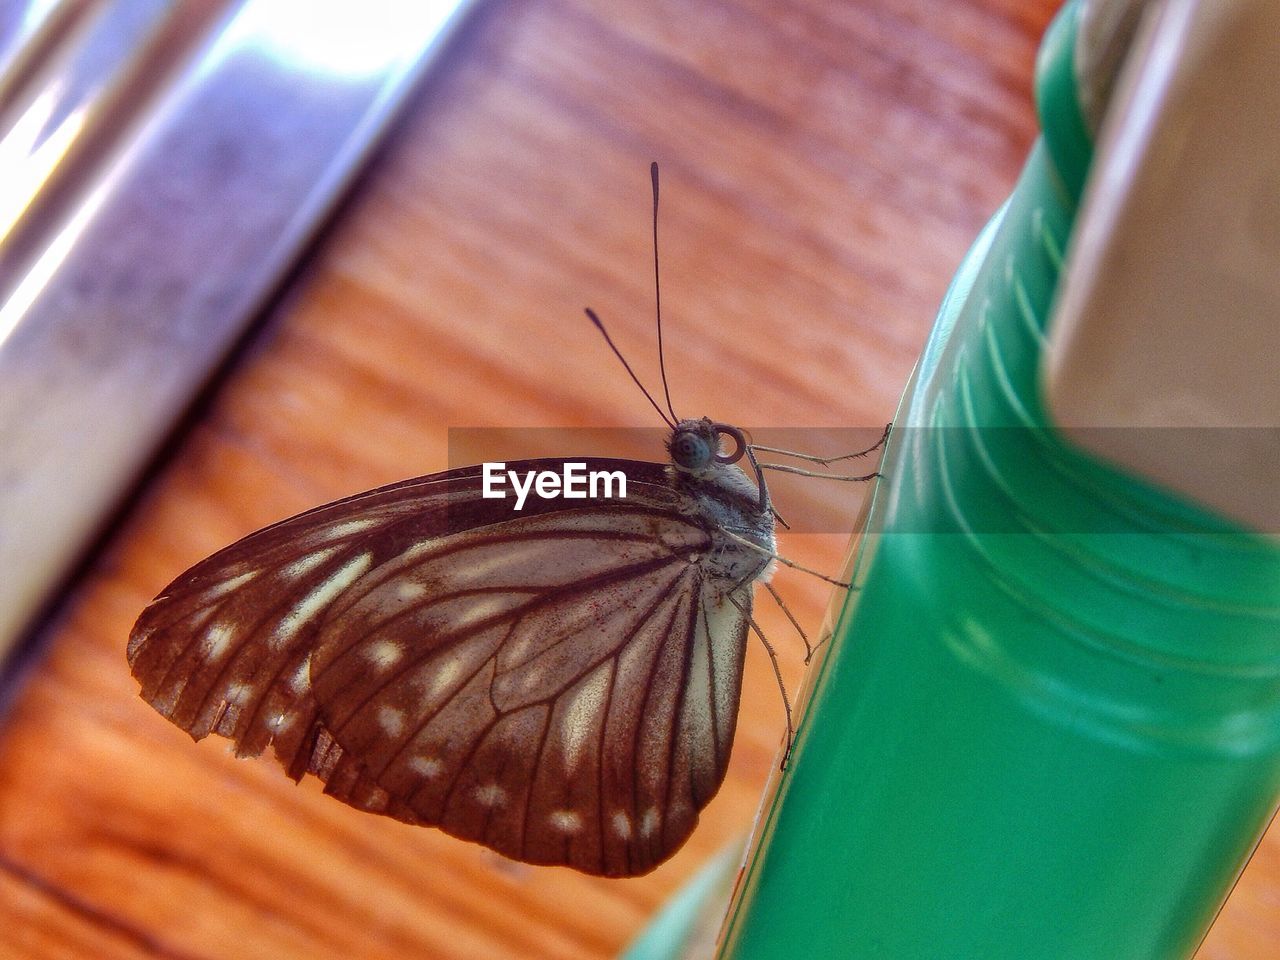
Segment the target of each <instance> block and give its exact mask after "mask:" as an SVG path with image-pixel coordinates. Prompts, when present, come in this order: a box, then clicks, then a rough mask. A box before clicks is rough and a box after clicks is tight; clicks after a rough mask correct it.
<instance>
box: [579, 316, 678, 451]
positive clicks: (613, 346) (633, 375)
mask: <svg viewBox="0 0 1280 960" xmlns="http://www.w3.org/2000/svg"><path fill="white" fill-rule="evenodd" d="M586 312H587V317H588V319H590V320H591V322H592V323H594V324H595V325H596V329H597V330H599V331H600V335H601V336H602V337H604V342H605V343H607V344H608V345H609V349H610V350H612V351H613V355H614V356H615V357H617V358H618V359H619V360H620V361H621V362H622V365H623V366H624V367H626V370H627V373H629V374H631V379H632V380H634V381H635V384H636V386H637V387H639V388H640V392H641V393H643V394H644V396H645V399H646V400H648V401H649V402H650V403H651V404H653V409H655V410H657V411H658V416H660V417H661V418H662V422H663V423H665V424H666V425H667V426H668V427H670V428H671V429H672V430H674V429H675V428H676V424H675V421H674V420H670V419H668V418H667V415H666V414H665V413H663V412H662V408H661V407H660V406H658V401H657V400H654V399H653V394H651V393H650V392H649V391H648V390H646V389H645V386H644V384H643V383H641V382H640V378H639V377H637V376H636V372H635V371H634V370H632V369H631V364H629V363H627V358H626V357H624V356H623V355H622V351H621V350H619V349H618V346H617V344H615V343H614V342H613V337H611V336H609V331H608V330H606V329H605V328H604V324H603V323H602V322H601V320H600V318H599V317H597V316H596V312H595V311H594V310H592V309H591V308H590V307H587V308H586Z"/></svg>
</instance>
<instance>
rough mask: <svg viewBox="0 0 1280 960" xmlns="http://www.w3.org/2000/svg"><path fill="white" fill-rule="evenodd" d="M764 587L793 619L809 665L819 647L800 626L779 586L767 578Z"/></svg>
mask: <svg viewBox="0 0 1280 960" xmlns="http://www.w3.org/2000/svg"><path fill="white" fill-rule="evenodd" d="M764 588H765V589H766V590H768V591H769V594H770V596H772V597H773V602H774V603H776V604H777V605H778V606H779V607H780V608H781V609H782V612H783V613H785V614H786V615H787V619H788V620H790V621H791V625H792V626H793V627H795V628H796V633H798V634H800V639H801V640H802V641H803V642H804V663H805V666H808V665H809V661H810V660H812V659H813V654H814V651H816V650H817V649H818V648H817V647H815V646H813V645H812V644H811V643H810V642H809V635H808V634H807V633H805V632H804V627H802V626H800V621H799V620H797V619H796V616H795V614H794V613H792V612H791V608H790V607H788V606H787V604H786V601H784V600H783V599H782V594H780V593H778V588H777V587H775V586H774V585H773V584H772V583H769V582H768V581H767V580H766V581H765V584H764Z"/></svg>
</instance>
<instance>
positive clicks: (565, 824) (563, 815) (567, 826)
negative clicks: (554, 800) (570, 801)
mask: <svg viewBox="0 0 1280 960" xmlns="http://www.w3.org/2000/svg"><path fill="white" fill-rule="evenodd" d="M548 819H549V820H550V821H551V826H553V827H555V828H556V829H557V830H559V831H560V832H561V833H577V832H578V831H579V830H581V829H582V818H581V817H580V816H578V815H577V814H576V813H574V812H573V811H572V810H557V811H556V812H555V813H553V814H551V816H550V817H549V818H548Z"/></svg>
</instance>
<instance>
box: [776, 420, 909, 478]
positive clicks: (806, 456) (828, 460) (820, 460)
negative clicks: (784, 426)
mask: <svg viewBox="0 0 1280 960" xmlns="http://www.w3.org/2000/svg"><path fill="white" fill-rule="evenodd" d="M892 429H893V424H892V423H887V424H885V427H884V433H882V434H880V439H879V440H877V441H876V442H875V443H873V444H872V445H871V446H869V447H867V449H865V450H859V451H857V452H856V453H844V454H841V455H840V456H838V457H818V456H814V455H813V454H811V453H799V452H797V451H795V450H784V449H782V448H781V447H766V446H763V445H762V444H758V443H757V444H752V445H751V449H752V450H754V451H755V452H757V453H777V454H780V455H782V456H784V457H795V458H796V459H797V460H807V461H808V462H809V463H816V464H820V465H821V466H824V467H829V466H831V464H833V463H839V462H840V461H841V460H856V459H857V458H858V457H865V456H866V455H867V454H868V453H874V452H875V451H876V450H879V449H880V448H881V447H882V446H884V442H885V441H886V440H888V439H889V432H890V431H891V430H892ZM761 466H763V464H761Z"/></svg>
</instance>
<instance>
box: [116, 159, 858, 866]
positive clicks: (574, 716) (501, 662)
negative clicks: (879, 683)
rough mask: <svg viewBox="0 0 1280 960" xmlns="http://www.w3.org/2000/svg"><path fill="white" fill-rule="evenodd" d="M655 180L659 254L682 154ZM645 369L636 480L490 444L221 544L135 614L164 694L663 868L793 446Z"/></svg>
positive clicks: (217, 719) (189, 716)
mask: <svg viewBox="0 0 1280 960" xmlns="http://www.w3.org/2000/svg"><path fill="white" fill-rule="evenodd" d="M653 183H654V209H655V269H656V209H657V170H656V165H655V167H654V168H653ZM659 310H660V308H659ZM588 316H589V317H590V318H591V319H592V321H593V322H594V323H595V324H596V326H597V327H598V329H599V330H600V332H601V333H602V334H603V335H604V337H605V339H606V341H608V343H609V346H610V347H611V348H612V349H613V350H614V352H615V354H617V356H618V358H619V359H620V360H622V363H623V365H624V366H626V368H627V371H628V373H630V374H631V376H632V378H633V379H635V381H636V383H637V384H638V385H640V387H641V389H642V390H644V387H643V385H642V384H640V381H639V379H638V378H637V377H636V376H635V373H634V372H633V371H632V370H631V367H630V365H629V364H627V362H626V360H625V359H624V358H623V357H622V354H621V353H620V352H619V351H618V350H617V348H616V347H615V346H614V344H613V341H612V340H611V339H610V338H609V335H608V333H607V331H605V329H604V326H603V324H602V323H600V321H599V319H598V318H597V317H596V316H595V314H594V313H592V312H591V311H589V310H588ZM660 316H661V314H660V312H659V318H660ZM660 323H661V321H660V319H659V324H660ZM659 330H661V327H660V326H659ZM659 336H660V334H659ZM663 380H664V388H665V370H664V371H663ZM645 395H646V396H648V397H649V400H650V402H651V403H653V405H654V407H655V409H657V410H658V412H659V414H661V415H662V416H663V419H664V420H665V421H666V422H667V423H668V426H669V427H670V430H671V433H670V436H669V439H668V442H667V449H668V454H669V459H668V462H667V463H665V464H662V463H649V462H643V461H635V460H613V459H606V458H581V459H580V461H579V462H581V463H583V464H584V465H585V467H586V469H587V470H591V471H609V472H620V473H621V474H622V475H623V476H624V477H625V480H626V487H625V489H626V496H625V497H614V498H610V499H606V498H603V497H595V498H590V497H587V498H582V499H566V498H558V497H538V496H531V497H530V498H529V499H528V501H527V502H526V503H524V505H523V508H522V509H520V510H518V511H517V510H515V509H514V508H513V501H512V500H511V499H497V498H492V497H486V496H485V495H484V487H485V476H484V470H483V469H482V468H481V467H478V466H477V467H466V468H462V469H457V470H451V471H448V472H444V473H437V474H432V475H430V476H425V477H421V478H418V479H414V480H407V481H404V482H401V483H396V484H392V485H390V486H386V487H382V488H379V489H376V490H372V491H369V492H367V493H362V494H358V495H356V496H353V497H348V498H347V499H344V500H339V501H337V502H335V503H331V504H328V505H327V506H322V507H318V508H316V509H314V510H310V511H308V512H306V513H303V514H300V515H299V516H296V517H293V518H291V519H288V520H284V521H282V522H280V523H277V524H275V525H273V526H269V527H267V528H265V529H263V530H260V531H258V532H256V533H253V534H250V535H249V536H247V537H245V538H244V539H242V540H240V541H238V542H237V543H234V544H232V545H231V546H229V547H226V548H225V549H223V550H221V551H219V552H218V553H216V554H214V555H213V556H211V557H210V558H208V559H207V560H205V561H203V562H201V563H198V564H197V565H196V566H194V567H193V568H191V569H190V570H188V571H187V572H186V573H184V574H182V575H181V576H180V577H178V578H177V579H176V580H175V581H174V582H173V583H171V584H170V585H169V586H168V587H166V588H165V590H164V591H163V592H162V593H161V595H160V596H159V597H158V598H157V599H156V600H155V601H154V602H152V603H151V604H150V605H149V606H148V607H147V608H146V610H145V611H144V612H143V613H142V615H141V616H140V617H139V619H138V621H137V624H136V625H135V626H134V628H133V631H132V633H131V636H130V639H129V644H128V661H129V665H130V668H131V670H132V672H133V675H134V677H135V678H137V680H138V681H139V683H140V685H141V695H142V697H143V699H144V700H146V701H147V702H148V703H149V704H151V706H153V707H154V708H155V709H156V710H157V711H159V712H160V713H161V714H162V715H164V716H165V717H167V718H169V719H170V720H171V721H172V722H173V723H175V724H177V725H178V726H179V727H181V728H182V729H184V730H186V731H187V732H188V733H189V734H191V736H192V737H193V738H194V739H197V740H199V739H201V738H203V737H205V736H207V735H208V734H210V733H217V734H219V735H221V736H224V737H228V738H230V739H231V740H233V741H234V743H235V748H236V752H237V754H238V755H239V756H255V755H258V754H261V753H262V752H263V751H264V750H266V749H267V748H268V747H270V748H271V749H272V750H273V751H274V753H275V755H276V757H277V758H278V759H279V761H280V763H281V765H282V766H283V768H284V770H285V772H286V773H287V774H288V775H289V776H290V777H292V778H294V779H295V780H298V779H301V778H302V777H303V776H304V775H306V774H312V775H314V776H316V777H318V778H319V779H320V780H322V781H323V782H324V784H325V792H326V793H328V794H331V795H332V796H334V797H337V798H338V799H340V800H342V801H344V802H346V803H348V804H350V805H351V806H353V807H356V808H359V809H361V810H366V811H370V812H373V813H378V814H383V815H386V816H390V817H394V818H396V819H398V820H402V821H405V822H408V823H413V824H423V825H430V826H435V827H439V828H440V829H442V830H444V831H445V832H447V833H450V834H452V835H454V836H456V837H460V838H463V839H466V840H472V841H475V842H478V843H481V844H483V845H485V846H487V847H489V848H491V849H493V850H496V851H498V852H499V853H501V854H504V855H506V856H508V857H511V858H513V859H516V860H520V861H524V862H527V863H532V864H546V865H564V866H569V867H573V868H575V869H577V870H580V871H583V872H585V873H588V874H596V875H602V876H609V877H628V876H637V875H640V874H644V873H647V872H648V871H650V870H652V869H653V868H654V867H656V866H657V865H658V864H660V863H662V862H663V861H664V860H666V859H667V858H668V857H670V856H671V855H672V854H673V853H674V852H675V851H676V850H678V849H679V848H680V846H681V845H682V844H683V843H684V842H685V840H686V839H687V838H688V837H689V835H690V833H691V832H692V831H693V829H694V826H695V824H696V823H697V821H698V815H699V813H700V811H701V810H702V809H703V808H704V807H705V806H706V805H707V803H708V802H709V801H710V800H711V798H712V797H713V796H714V795H715V793H716V791H717V790H718V788H719V787H720V784H721V782H722V781H723V779H724V776H725V771H726V768H727V765H728V761H729V754H730V749H731V747H732V744H733V738H734V729H735V726H736V722H737V713H738V700H739V693H740V690H741V684H742V671H743V662H744V657H745V651H746V645H747V637H748V631H749V630H750V629H751V628H753V627H754V622H753V620H752V592H753V586H754V584H756V583H766V584H767V582H768V577H769V574H770V572H771V571H772V569H773V566H774V563H775V561H777V560H778V559H779V558H778V556H777V549H776V540H775V513H774V511H773V505H772V503H771V501H770V498H769V491H768V486H767V484H766V483H765V479H764V473H763V468H764V467H766V466H768V464H761V463H760V462H759V460H758V459H757V457H756V455H755V450H756V449H757V448H754V447H752V445H751V444H750V442H749V440H748V438H747V436H746V435H745V433H744V432H743V431H742V430H740V429H739V428H737V427H734V426H732V425H729V424H724V423H718V422H715V421H712V420H710V419H708V418H701V419H680V418H677V417H676V416H675V411H674V409H672V408H671V404H670V395H669V393H668V395H667V411H663V410H662V409H661V408H660V407H658V405H657V403H656V402H655V401H654V400H653V398H652V396H650V395H649V393H648V391H647V390H645ZM668 413H669V416H668ZM882 439H883V438H882ZM877 446H878V444H877ZM763 449H770V448H763ZM873 449H874V448H873ZM778 452H781V451H778ZM813 459H816V458H813ZM744 462H745V463H746V464H747V465H748V466H749V467H750V468H751V474H750V475H748V473H747V472H746V471H745V470H744V469H742V464H743V463H744ZM820 462H824V463H825V462H827V461H820ZM565 465H566V461H565V460H561V459H540V460H529V461H523V462H520V463H516V464H508V465H507V466H508V468H509V469H511V470H514V471H516V472H518V473H522V474H523V473H527V472H528V471H540V472H541V471H552V472H557V473H558V472H561V471H562V470H563V469H564V467H565ZM790 469H791V470H792V472H803V471H797V470H795V468H790ZM870 476H874V474H872V475H870ZM784 562H786V561H784ZM793 565H794V564H793ZM774 595H775V596H776V593H775V594H774ZM756 629H757V631H758V628H756ZM762 639H763V636H762ZM766 644H767V641H766ZM770 654H771V655H772V648H770ZM774 666H775V671H776V668H777V664H776V658H775V660H774ZM784 699H785V690H784ZM789 712H790V711H789V706H788V735H789V734H790V716H789Z"/></svg>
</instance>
